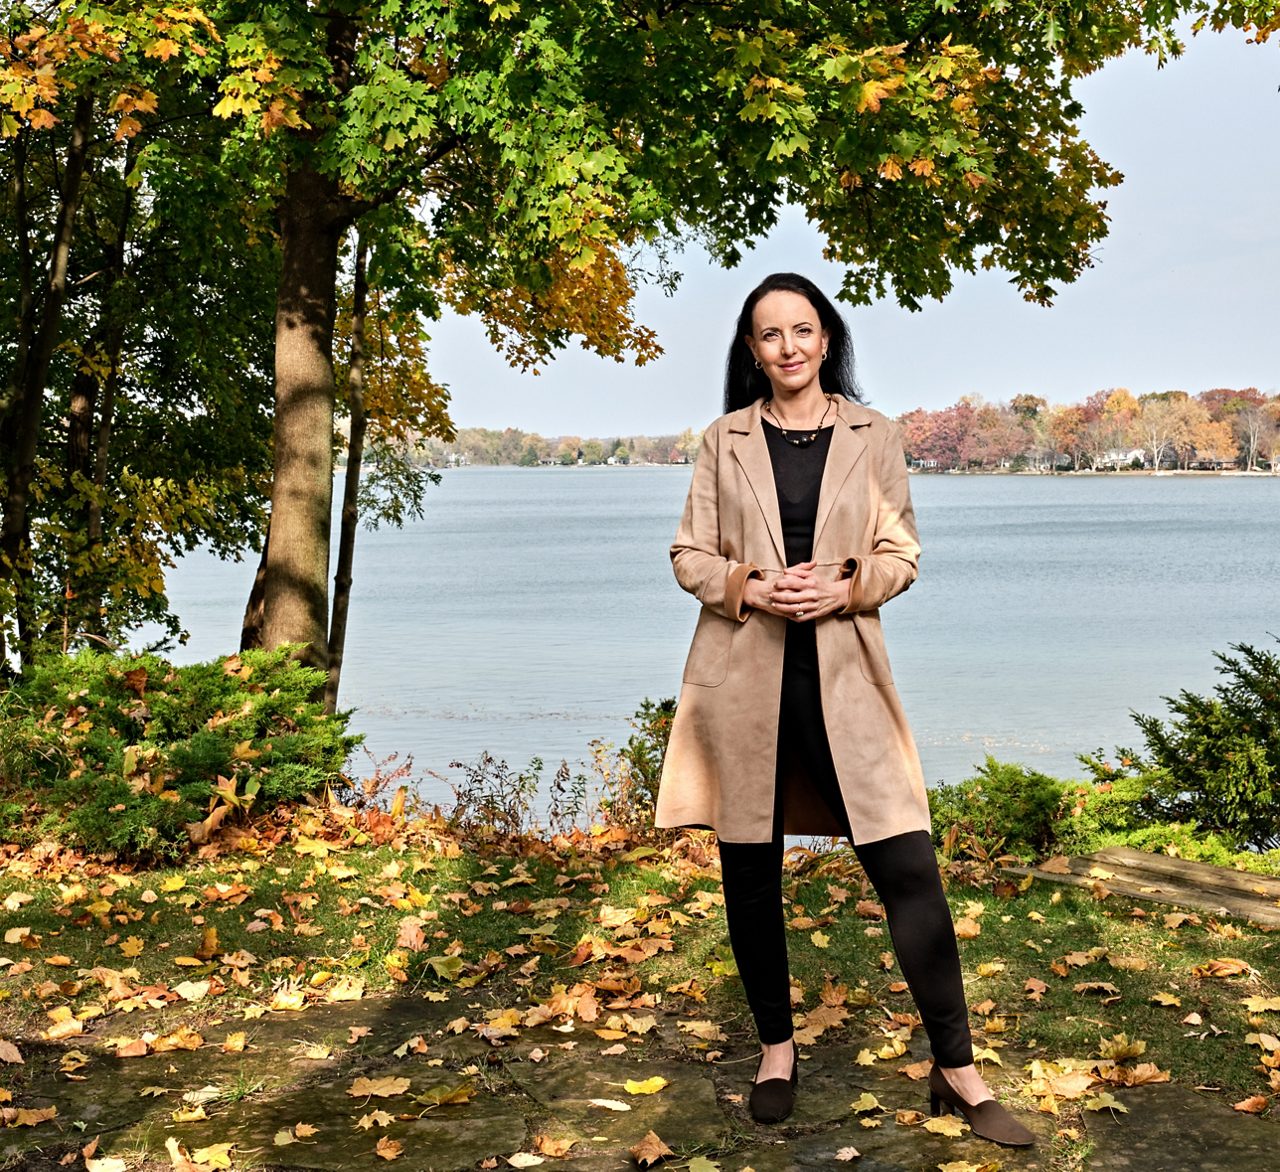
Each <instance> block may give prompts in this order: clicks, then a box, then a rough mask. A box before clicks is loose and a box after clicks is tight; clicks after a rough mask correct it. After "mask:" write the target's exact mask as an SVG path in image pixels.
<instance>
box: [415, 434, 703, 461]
mask: <svg viewBox="0 0 1280 1172" xmlns="http://www.w3.org/2000/svg"><path fill="white" fill-rule="evenodd" d="M701 440H702V433H701V432H695V431H693V430H692V429H691V428H685V430H684V431H682V432H681V433H680V434H679V435H631V436H613V437H611V438H607V439H602V438H599V437H594V436H593V437H590V438H584V437H582V436H578V435H561V436H551V437H548V436H543V435H539V434H538V433H537V432H536V431H535V432H530V431H521V430H520V429H519V428H518V427H507V428H504V429H503V430H501V431H497V430H495V429H492V428H487V427H462V428H459V429H458V431H457V434H456V435H455V436H454V437H453V438H452V439H446V438H441V437H430V438H427V439H426V440H425V441H424V443H423V444H422V446H421V448H420V452H421V458H422V459H423V460H424V461H426V462H427V463H430V464H431V465H433V466H434V467H437V468H443V467H452V466H456V465H459V464H517V465H521V466H523V467H526V468H534V467H537V466H539V465H550V464H560V465H566V466H567V465H576V464H609V463H613V464H689V463H692V462H693V460H694V459H695V458H696V457H697V454H698V445H699V443H700V442H701Z"/></svg>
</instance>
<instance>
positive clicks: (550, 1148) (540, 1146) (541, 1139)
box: [533, 1135, 578, 1160]
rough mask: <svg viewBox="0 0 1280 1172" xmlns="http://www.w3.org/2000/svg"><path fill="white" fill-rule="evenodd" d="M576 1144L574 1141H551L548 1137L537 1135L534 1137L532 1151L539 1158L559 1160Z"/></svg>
mask: <svg viewBox="0 0 1280 1172" xmlns="http://www.w3.org/2000/svg"><path fill="white" fill-rule="evenodd" d="M577 1142H578V1141H577V1140H576V1139H552V1138H551V1136H549V1135H539V1136H535V1137H534V1140H533V1150H534V1151H536V1152H537V1153H538V1155H540V1156H550V1157H551V1158H552V1159H553V1160H559V1159H560V1158H561V1157H563V1156H567V1155H568V1154H569V1149H570V1148H572V1147H573V1145H574V1144H576V1143H577Z"/></svg>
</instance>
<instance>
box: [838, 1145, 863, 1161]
mask: <svg viewBox="0 0 1280 1172" xmlns="http://www.w3.org/2000/svg"><path fill="white" fill-rule="evenodd" d="M861 1156H862V1153H861V1152H860V1151H858V1149H857V1148H855V1147H845V1148H840V1149H839V1151H837V1152H836V1154H835V1158H836V1159H837V1160H839V1161H840V1162H841V1163H842V1164H847V1163H848V1162H849V1161H850V1160H857V1159H860V1158H861Z"/></svg>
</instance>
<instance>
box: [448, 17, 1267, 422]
mask: <svg viewBox="0 0 1280 1172" xmlns="http://www.w3.org/2000/svg"><path fill="white" fill-rule="evenodd" d="M1278 87H1280V43H1277V42H1276V41H1273V42H1272V43H1270V44H1266V45H1248V44H1246V43H1245V42H1244V38H1243V37H1242V36H1241V35H1240V34H1239V33H1227V34H1224V35H1221V36H1215V35H1212V34H1207V35H1204V36H1201V37H1198V38H1196V39H1195V40H1194V41H1192V42H1191V43H1190V44H1189V46H1188V50H1187V53H1186V54H1185V55H1184V56H1183V57H1182V58H1181V59H1180V60H1178V61H1174V62H1173V63H1171V64H1170V65H1168V66H1166V67H1165V68H1164V69H1163V70H1157V68H1156V65H1155V62H1154V60H1152V59H1151V58H1148V57H1144V56H1142V55H1140V54H1131V55H1130V56H1128V57H1126V58H1123V59H1122V60H1120V61H1117V62H1114V63H1113V64H1111V65H1110V66H1108V68H1106V69H1105V70H1103V71H1102V72H1101V73H1099V74H1096V75H1095V76H1093V77H1091V78H1089V79H1086V80H1085V81H1083V82H1081V83H1079V84H1078V89H1077V93H1078V95H1079V96H1080V98H1081V99H1082V101H1083V102H1084V104H1085V107H1086V110H1087V113H1086V116H1085V118H1084V122H1083V127H1084V133H1085V137H1086V138H1087V139H1088V140H1089V141H1090V142H1091V143H1092V144H1093V146H1094V147H1095V148H1096V149H1097V150H1098V152H1099V153H1100V154H1101V155H1102V157H1103V158H1104V159H1106V160H1107V162H1109V163H1110V164H1111V165H1112V166H1114V167H1117V168H1119V170H1120V171H1122V172H1123V173H1124V175H1125V182H1124V183H1123V185H1122V186H1121V187H1119V188H1117V189H1113V190H1112V191H1111V192H1109V193H1108V196H1107V198H1108V201H1109V211H1110V215H1111V231H1110V235H1109V236H1108V238H1107V239H1106V240H1105V241H1104V242H1103V243H1102V245H1101V246H1100V247H1099V249H1098V250H1097V264H1096V265H1095V267H1094V268H1092V269H1091V270H1089V271H1088V272H1086V273H1085V275H1084V276H1083V277H1081V279H1080V280H1079V281H1077V282H1076V283H1075V284H1074V285H1072V286H1067V287H1066V288H1064V289H1062V290H1061V292H1060V293H1059V295H1058V298H1057V301H1056V303H1055V305H1054V306H1053V308H1051V309H1044V308H1042V307H1039V306H1035V305H1030V304H1028V303H1027V302H1025V301H1023V300H1022V298H1021V297H1020V295H1019V294H1018V293H1017V291H1016V290H1015V289H1013V287H1012V286H1010V285H1009V284H1008V283H1007V278H1006V277H1005V276H1002V275H1001V274H999V273H984V274H981V275H978V276H973V277H969V276H965V275H960V276H958V277H957V279H956V287H955V289H954V290H953V291H952V293H951V294H950V296H949V297H948V298H947V299H946V301H945V302H943V303H941V304H939V303H936V302H933V303H929V304H928V306H927V308H925V309H924V310H923V311H921V312H919V313H909V312H908V311H906V310H903V309H900V308H898V307H897V305H896V304H893V303H891V302H884V303H880V304H877V305H875V306H871V307H867V308H859V309H851V308H849V307H847V306H846V307H843V308H844V312H845V314H846V317H847V318H848V320H849V322H850V324H851V326H852V327H853V332H854V341H855V345H856V347H857V353H858V364H859V365H858V373H859V378H860V380H861V382H862V384H863V387H864V389H865V391H866V392H867V395H868V398H869V401H870V402H871V404H872V405H873V406H875V407H878V408H879V409H880V410H882V411H884V412H886V413H887V414H889V415H898V414H900V413H901V412H903V411H907V410H910V409H911V408H913V407H921V406H923V407H929V408H936V407H943V406H946V405H947V404H949V403H953V402H955V400H956V399H957V398H958V397H959V396H961V395H964V394H970V393H976V394H980V395H982V396H983V397H985V398H987V399H991V400H1007V399H1008V398H1009V397H1010V396H1012V395H1015V394H1018V393H1019V392H1023V391H1026V392H1030V393H1033V394H1039V395H1043V396H1044V397H1045V398H1047V399H1048V400H1049V401H1050V402H1058V403H1062V402H1076V401H1079V400H1081V399H1083V398H1084V397H1085V396H1086V395H1088V394H1090V393H1092V392H1093V391H1095V390H1099V389H1101V388H1103V387H1115V386H1124V387H1128V388H1130V389H1131V390H1132V391H1133V392H1134V393H1135V394H1142V393H1144V392H1147V391H1163V390H1172V389H1181V390H1186V391H1190V392H1192V393H1196V392H1199V391H1202V390H1205V389H1207V388H1209V387H1219V386H1226V387H1243V386H1256V387H1258V388H1260V389H1261V390H1263V391H1265V392H1267V393H1269V394H1275V393H1277V391H1280V341H1278V339H1280V292H1278V289H1280V214H1277V213H1278V209H1280V92H1277V90H1278ZM679 259H680V264H679V265H678V267H679V268H680V270H681V271H682V272H683V273H684V279H683V281H682V282H681V284H680V288H679V290H678V291H677V292H676V294H675V295H674V296H672V297H667V296H665V295H663V294H662V293H660V292H658V291H656V290H652V289H645V290H642V291H641V292H640V295H639V298H638V316H639V319H640V320H641V321H642V322H644V323H645V324H647V325H649V326H652V327H653V328H654V329H656V330H657V332H658V335H659V339H660V341H661V343H662V345H663V347H664V349H665V354H664V356H663V357H662V358H661V359H659V360H657V361H656V362H652V363H650V364H649V365H648V366H646V367H643V368H638V369H637V368H634V367H631V366H620V365H618V364H616V363H613V362H609V361H604V360H601V359H598V358H596V357H594V356H592V355H590V354H587V353H585V352H581V351H578V350H576V349H575V350H572V351H569V352H567V353H566V354H564V355H563V356H562V357H560V358H558V359H557V360H556V361H555V362H554V363H552V364H550V365H549V366H548V367H547V368H546V369H545V370H544V372H543V373H542V374H541V375H540V376H537V377H534V376H532V375H522V374H519V373H517V372H514V371H512V370H510V369H509V368H508V367H506V365H505V364H504V363H503V361H502V360H501V359H500V358H499V357H498V356H497V355H496V354H495V353H494V352H493V351H492V349H491V348H490V346H489V345H488V343H487V341H486V340H485V337H484V334H483V332H482V331H481V329H480V328H479V326H478V325H477V324H476V323H475V322H473V321H468V320H461V319H457V318H450V319H446V320H445V321H442V322H439V323H437V324H436V326H435V327H434V329H433V343H432V373H433V374H434V375H435V376H436V377H437V378H440V379H442V380H443V381H444V382H445V383H447V384H448V386H449V388H450V390H451V392H452V395H453V406H452V414H453V418H454V421H455V422H456V423H457V424H458V425H459V426H463V427H472V426H482V427H495V428H501V427H519V428H522V429H524V430H526V431H537V432H540V433H542V434H543V435H548V436H550V435H563V434H574V435H582V436H592V435H596V436H612V435H628V434H648V435H658V434H664V433H670V432H678V431H680V430H682V429H683V428H685V427H690V426H692V427H702V426H704V425H705V424H706V423H707V422H708V421H709V420H711V419H712V418H714V417H715V416H716V415H717V414H718V413H719V410H720V397H721V385H720V377H721V375H720V372H721V369H722V364H723V361H724V352H725V347H726V345H727V342H728V334H729V331H730V329H731V328H732V324H733V321H734V318H735V317H736V315H737V311H738V308H739V306H740V305H741V303H742V299H743V297H745V295H746V294H747V292H748V291H749V290H750V289H751V288H752V287H753V286H754V285H755V283H756V282H757V281H759V280H760V278H762V277H763V276H765V275H766V274H768V273H770V272H774V271H777V270H780V269H790V270H796V271H799V272H803V273H806V274H808V275H810V276H812V277H813V279H814V280H816V281H818V283H819V284H821V285H822V286H823V287H824V288H825V289H827V290H829V291H830V292H831V293H834V292H835V290H836V289H837V288H838V287H839V283H840V282H839V274H838V270H837V269H836V268H835V267H834V266H832V265H828V264H826V263H825V262H824V261H822V259H821V241H820V239H819V237H818V234H817V233H816V232H815V231H814V230H813V229H811V228H810V227H809V226H808V225H807V224H806V222H805V221H804V218H803V216H802V215H800V214H798V213H794V212H792V213H788V214H785V215H784V216H783V218H782V221H781V223H780V224H779V225H778V227H777V229H776V230H775V231H774V232H773V233H772V234H771V235H770V236H769V237H768V238H767V239H766V240H764V241H762V242H760V243H759V244H758V245H757V247H756V248H755V250H754V251H753V252H749V253H748V254H747V257H746V259H745V261H744V262H743V263H742V264H740V265H739V266H738V268H737V269H734V270H724V269H721V268H719V267H718V266H716V265H713V264H712V263H711V262H710V261H709V260H708V258H707V257H706V255H705V254H703V253H701V252H700V251H694V250H689V251H687V252H686V253H685V254H684V255H683V256H682V257H680V258H679Z"/></svg>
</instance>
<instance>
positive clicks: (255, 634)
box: [240, 515, 271, 651]
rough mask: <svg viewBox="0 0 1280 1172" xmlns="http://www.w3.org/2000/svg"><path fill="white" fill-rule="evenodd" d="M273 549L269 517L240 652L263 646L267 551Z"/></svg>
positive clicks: (241, 626) (245, 620) (245, 611)
mask: <svg viewBox="0 0 1280 1172" xmlns="http://www.w3.org/2000/svg"><path fill="white" fill-rule="evenodd" d="M270 548H271V517H270V515H268V516H267V531H266V533H264V534H263V535H262V553H261V554H260V555H259V557H258V571H257V573H256V574H254V576H253V587H252V588H251V589H250V591H249V601H248V602H247V603H245V608H244V618H243V619H241V621H240V650H241V651H250V650H253V649H255V648H258V647H261V646H262V622H263V619H264V617H265V615H266V606H265V605H264V599H265V597H266V586H267V551H268V550H269V549H270Z"/></svg>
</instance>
